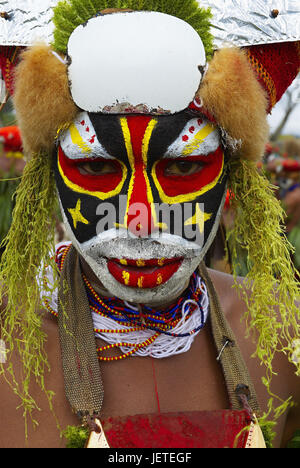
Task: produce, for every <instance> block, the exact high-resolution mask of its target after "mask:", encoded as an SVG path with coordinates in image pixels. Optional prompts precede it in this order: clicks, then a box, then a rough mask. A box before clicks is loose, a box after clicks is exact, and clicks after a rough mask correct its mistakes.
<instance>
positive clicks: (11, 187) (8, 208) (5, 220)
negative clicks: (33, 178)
mask: <svg viewBox="0 0 300 468" xmlns="http://www.w3.org/2000/svg"><path fill="white" fill-rule="evenodd" d="M18 183H19V179H18V178H17V177H16V176H15V171H14V170H13V169H12V170H10V171H9V172H7V173H5V174H1V172H0V207H1V208H0V243H1V240H2V239H4V238H5V237H6V235H7V233H8V231H9V228H10V225H11V221H12V211H13V195H14V193H15V191H16V189H17V186H18Z"/></svg>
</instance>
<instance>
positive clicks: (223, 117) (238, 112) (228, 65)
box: [197, 48, 269, 160]
mask: <svg viewBox="0 0 300 468" xmlns="http://www.w3.org/2000/svg"><path fill="white" fill-rule="evenodd" d="M197 95H198V97H200V99H201V101H202V105H203V107H204V108H205V109H206V110H207V111H208V112H209V113H210V114H211V115H213V117H214V118H215V119H216V121H217V123H218V125H219V126H220V127H221V128H222V129H224V130H225V131H226V133H227V134H228V135H229V136H230V137H231V138H233V139H234V140H240V141H241V146H240V147H239V149H238V156H240V157H242V158H245V159H249V160H258V159H260V158H261V157H262V156H263V154H264V150H265V144H266V142H267V140H268V136H269V127H268V123H267V108H268V100H267V96H266V94H265V91H264V90H263V88H262V86H261V85H260V84H259V82H258V80H257V78H256V76H255V74H254V72H253V70H252V68H251V66H250V64H249V62H248V60H247V56H246V54H245V52H243V51H242V50H240V49H235V48H226V49H221V50H220V51H218V52H216V53H215V55H214V57H213V59H212V60H211V62H210V64H209V68H208V71H207V73H206V75H205V77H204V79H203V82H202V84H201V86H200V88H199V91H198V93H197Z"/></svg>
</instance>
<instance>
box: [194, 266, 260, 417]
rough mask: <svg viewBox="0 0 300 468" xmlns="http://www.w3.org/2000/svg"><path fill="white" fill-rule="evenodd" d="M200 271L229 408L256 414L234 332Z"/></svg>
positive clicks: (207, 278)
mask: <svg viewBox="0 0 300 468" xmlns="http://www.w3.org/2000/svg"><path fill="white" fill-rule="evenodd" d="M199 271H200V275H201V276H202V278H203V279H204V281H205V283H206V286H207V290H208V295H209V300H210V320H211V326H212V333H213V337H214V341H215V345H216V348H217V350H218V352H219V353H220V355H219V361H220V362H221V365H222V368H223V374H224V377H225V381H226V386H227V391H228V395H229V400H230V404H231V407H232V409H233V410H240V409H242V408H244V409H248V408H249V410H250V409H251V412H253V413H255V414H256V415H258V414H260V407H259V404H258V400H257V395H256V392H255V389H254V385H253V383H252V380H251V377H250V375H249V372H248V369H247V366H246V364H245V361H244V359H243V357H242V354H241V352H240V350H239V347H238V345H237V341H236V338H235V336H234V334H233V331H232V330H231V327H230V326H229V324H228V322H227V320H226V319H225V316H224V312H223V310H222V308H221V305H220V302H219V298H218V295H217V292H216V290H215V287H214V285H213V282H212V280H211V278H210V276H209V274H208V271H207V269H206V267H205V265H204V264H203V263H202V264H201V265H200V267H199Z"/></svg>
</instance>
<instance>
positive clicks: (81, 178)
mask: <svg viewBox="0 0 300 468" xmlns="http://www.w3.org/2000/svg"><path fill="white" fill-rule="evenodd" d="M58 161H59V164H60V167H61V169H62V172H63V174H64V176H65V178H66V181H68V182H69V184H70V186H71V187H72V184H74V185H76V187H78V188H79V191H80V188H81V189H83V190H84V191H86V192H90V194H91V195H93V192H103V193H109V192H112V191H114V190H116V188H117V187H118V185H119V184H120V183H121V181H122V177H123V171H122V166H121V164H120V163H119V162H118V161H117V160H116V159H114V160H110V159H104V158H96V159H95V158H94V159H93V160H91V159H88V158H86V159H77V160H75V159H70V158H68V157H67V156H66V155H65V154H64V152H63V150H62V148H61V147H59V151H58ZM91 161H103V162H104V163H107V162H108V163H109V164H111V165H112V166H113V168H114V172H113V173H110V174H103V175H89V174H84V175H83V174H82V173H81V172H80V167H81V165H82V164H83V163H88V162H91Z"/></svg>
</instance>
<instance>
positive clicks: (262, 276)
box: [228, 159, 300, 419]
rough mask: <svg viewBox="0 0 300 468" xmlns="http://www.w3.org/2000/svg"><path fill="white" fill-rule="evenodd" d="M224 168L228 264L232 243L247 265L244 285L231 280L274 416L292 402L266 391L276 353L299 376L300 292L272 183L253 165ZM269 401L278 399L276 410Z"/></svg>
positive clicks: (232, 163)
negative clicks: (229, 212)
mask: <svg viewBox="0 0 300 468" xmlns="http://www.w3.org/2000/svg"><path fill="white" fill-rule="evenodd" d="M228 169H229V189H230V190H231V192H232V193H234V198H233V200H232V208H233V209H234V210H235V215H236V218H235V223H234V228H233V230H232V231H231V233H230V244H231V245H232V246H233V250H232V256H233V264H234V263H238V258H237V249H236V248H235V245H237V244H241V245H242V246H243V248H244V249H246V251H247V254H248V266H249V273H248V274H247V276H246V278H245V281H244V284H243V285H241V284H239V283H238V282H237V281H236V275H235V284H236V288H237V289H238V290H239V292H240V294H241V295H242V296H243V298H244V300H245V302H246V305H247V313H246V320H247V324H248V332H249V334H251V333H252V332H253V333H254V334H255V335H256V338H257V349H256V353H255V355H256V356H257V357H258V358H259V359H260V360H261V362H262V363H263V364H264V365H265V367H266V376H265V377H264V378H263V383H264V385H265V386H266V387H267V389H268V391H269V394H270V396H271V399H270V401H269V412H268V415H265V419H266V418H267V416H269V414H270V413H271V412H274V411H275V412H274V417H275V419H277V418H278V417H279V416H280V415H281V414H282V412H283V411H285V410H286V409H287V408H288V406H289V405H290V404H291V401H290V400H288V401H286V402H284V401H282V400H280V399H278V397H276V396H275V395H273V394H272V392H271V381H272V377H273V375H274V374H275V373H274V370H273V365H272V363H273V359H274V356H275V354H276V353H277V352H284V353H285V354H286V355H287V356H288V359H289V360H290V362H292V363H293V364H295V372H296V374H297V375H299V376H300V363H299V362H298V367H297V368H296V363H295V362H294V361H293V355H294V356H295V355H296V354H297V352H299V350H297V349H295V344H296V343H297V342H298V343H299V341H296V340H298V339H299V336H300V330H299V325H298V324H299V318H300V312H299V307H298V306H297V304H296V301H297V300H299V297H300V294H299V293H300V290H299V283H298V282H297V281H296V279H295V277H296V276H295V275H296V271H295V269H294V267H293V265H292V262H291V251H292V247H291V245H290V244H289V242H288V241H287V239H286V236H285V234H284V227H283V226H284V219H285V213H284V211H283V209H282V207H281V205H280V203H279V201H278V200H277V199H276V198H275V196H274V187H273V186H272V185H270V183H269V181H268V180H267V178H265V177H264V176H262V175H260V173H259V172H258V170H257V168H256V165H255V163H252V162H249V161H241V160H237V159H232V160H231V161H230V162H229V168H228ZM247 291H248V292H250V293H251V294H248V293H247ZM274 400H277V403H279V406H278V407H277V408H276V409H274Z"/></svg>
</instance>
